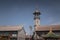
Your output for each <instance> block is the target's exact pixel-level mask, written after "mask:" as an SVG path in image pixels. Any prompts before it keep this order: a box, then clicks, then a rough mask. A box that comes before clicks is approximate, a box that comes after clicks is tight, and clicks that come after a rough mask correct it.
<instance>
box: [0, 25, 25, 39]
mask: <svg viewBox="0 0 60 40" xmlns="http://www.w3.org/2000/svg"><path fill="white" fill-rule="evenodd" d="M0 40H25V30H24V28H23V27H22V26H0Z"/></svg>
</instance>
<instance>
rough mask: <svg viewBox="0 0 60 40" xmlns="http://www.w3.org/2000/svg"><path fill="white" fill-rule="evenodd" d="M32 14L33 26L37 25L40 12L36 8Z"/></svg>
mask: <svg viewBox="0 0 60 40" xmlns="http://www.w3.org/2000/svg"><path fill="white" fill-rule="evenodd" d="M33 15H34V27H39V26H40V15H41V13H40V12H39V10H38V9H36V10H35V12H34V13H33Z"/></svg>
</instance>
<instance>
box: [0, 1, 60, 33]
mask: <svg viewBox="0 0 60 40" xmlns="http://www.w3.org/2000/svg"><path fill="white" fill-rule="evenodd" d="M36 3H37V4H38V8H39V10H40V12H41V15H40V25H51V24H60V0H0V26H3V25H21V24H23V25H24V28H25V30H26V32H27V33H29V26H30V25H32V26H33V25H34V19H33V18H34V16H33V12H34V11H35V8H36Z"/></svg>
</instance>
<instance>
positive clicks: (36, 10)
mask: <svg viewBox="0 0 60 40" xmlns="http://www.w3.org/2000/svg"><path fill="white" fill-rule="evenodd" d="M35 12H39V7H38V1H36V8H35Z"/></svg>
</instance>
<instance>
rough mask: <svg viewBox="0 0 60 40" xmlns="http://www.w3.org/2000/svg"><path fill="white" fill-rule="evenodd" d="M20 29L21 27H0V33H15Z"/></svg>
mask: <svg viewBox="0 0 60 40" xmlns="http://www.w3.org/2000/svg"><path fill="white" fill-rule="evenodd" d="M21 29H22V26H0V31H17V30H21Z"/></svg>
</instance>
